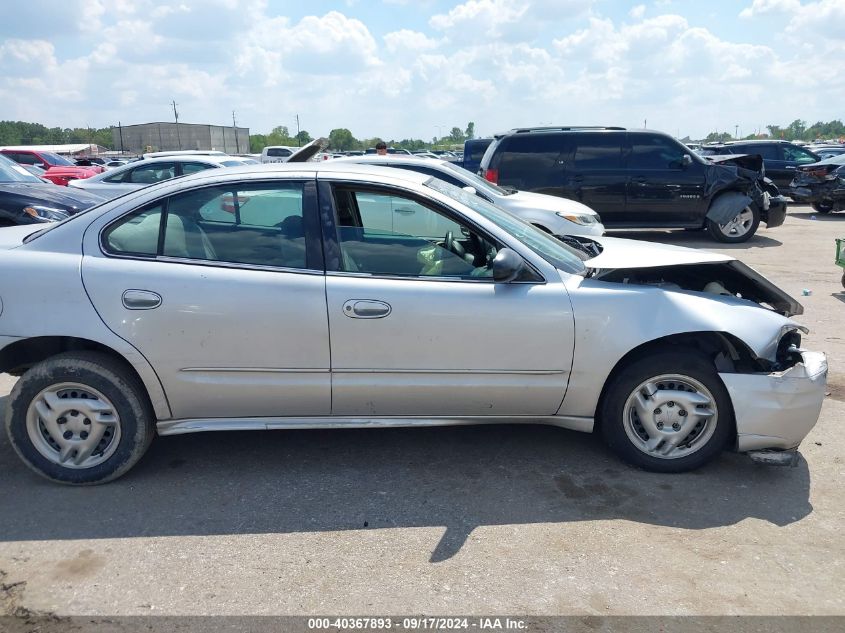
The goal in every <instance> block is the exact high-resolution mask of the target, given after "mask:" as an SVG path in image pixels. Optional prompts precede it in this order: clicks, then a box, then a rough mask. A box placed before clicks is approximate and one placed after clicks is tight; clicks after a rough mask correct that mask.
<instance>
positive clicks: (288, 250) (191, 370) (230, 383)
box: [82, 180, 331, 419]
mask: <svg viewBox="0 0 845 633" xmlns="http://www.w3.org/2000/svg"><path fill="white" fill-rule="evenodd" d="M315 201H316V194H315V185H314V182H313V180H312V181H311V182H307V181H302V182H291V181H285V182H278V181H276V182H273V181H268V182H255V181H251V182H250V183H231V184H226V185H217V186H212V187H206V188H202V189H197V190H193V191H189V192H186V193H181V194H176V195H173V196H171V197H169V198H163V199H159V200H156V201H155V202H152V203H149V204H147V205H144V206H143V207H141V208H140V209H138V210H136V211H134V212H132V213H130V214H128V215H124V216H122V217H121V218H120V219H118V220H116V221H114V222H112V223H111V224H109V225H108V226H107V227H105V229H104V230H103V232H102V244H100V243H99V242H98V240H97V235H96V231H91V230H90V229H89V232H88V234H87V235H86V238H85V246H84V249H85V257H84V258H83V267H82V276H83V279H84V282H85V287H86V289H87V290H88V292H89V295H90V297H91V301H92V302H93V304H94V307H95V308H96V310H97V312H98V313H99V314H100V316H101V317H102V319H103V321H104V322H105V323H106V325H107V326H108V327H109V328H110V329H111V330H112V331H114V332H115V333H116V334H118V335H119V336H121V337H122V338H124V339H125V340H127V341H128V342H129V343H131V344H132V345H133V346H134V347H136V348H137V349H138V350H139V351H140V352H141V353H142V354H143V355H144V356H145V357H146V358H147V359H148V360H149V361H150V364H151V365H152V366H153V367H154V368H155V370H156V372H157V373H158V376H159V378H160V379H161V381H162V384H163V386H164V389H165V393H166V394H167V398H168V400H169V402H170V406H171V409H172V412H173V415H174V417H175V418H177V419H178V418H245V417H267V416H271V417H276V416H299V415H326V414H328V413H329V412H330V409H331V404H330V403H331V384H330V383H331V380H330V362H329V342H328V322H327V316H326V298H325V277H324V273H323V265H322V254H321V250H320V243H319V239H320V238H319V235H318V233H319V222H318V220H317V218H316V204H315ZM309 226H310V227H311V229H310V230H309Z"/></svg>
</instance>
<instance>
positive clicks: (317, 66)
mask: <svg viewBox="0 0 845 633" xmlns="http://www.w3.org/2000/svg"><path fill="white" fill-rule="evenodd" d="M3 13H4V15H3V19H2V20H0V120H10V119H11V120H22V121H31V122H38V123H43V124H45V125H47V126H50V127H54V126H60V127H86V126H91V127H107V126H110V125H117V123H118V122H119V121H120V122H121V123H123V124H125V125H126V124H134V123H146V122H151V121H172V120H173V110H172V107H171V105H170V102H171V101H173V100H175V101H176V103H177V104H178V106H177V109H178V111H179V118H180V120H181V121H183V122H186V123H208V124H217V125H231V124H232V112H233V111H234V112H235V118H236V120H237V123H238V125H241V126H246V127H249V128H250V131H251V133H259V132H267V131H269V130H271V129H272V128H273V127H275V126H278V125H285V126H287V127H288V128H289V129H290V130H292V131H293V132H295V131H296V116H297V115H299V119H300V123H301V128H302V129H304V130H307V131H308V132H309V133H311V135H312V136H320V135H322V136H325V135H327V134H328V132H329V131H330V130H331V129H334V128H341V127H342V128H348V129H350V130H351V131H352V133H353V134H354V135H355V136H356V137H358V138H370V137H376V136H378V137H382V138H385V139H396V140H399V139H403V138H423V139H426V140H428V139H430V138H432V137H434V136H440V135H445V134H447V133H448V131H449V130H451V128H452V127H460V128H465V127H466V125H467V123H468V122H470V121H473V122H474V123H475V129H476V133H477V135H491V134H493V133H495V132H499V131H503V130H507V129H510V128H512V127H518V126H530V125H621V126H625V127H643V126H644V125H645V126H647V127H649V128H652V129H658V130H662V131H665V132H668V133H670V134H675V135H678V136H681V137H683V136H687V135H689V136H690V137H691V138H701V137H703V136H705V135H706V134H708V133H709V132H712V131H720V132H724V131H728V132H731V133H733V132H735V131H737V130H738V131H739V133H740V135H746V134H750V133H752V132H756V131H757V130H758V129H762V131H764V132H765V126H766V125H767V124H778V125H782V126H785V125H787V124H789V123H790V122H791V121H793V120H794V119H804V120H806V121H807V122H808V123H814V122H816V121H819V120H822V121H828V120H831V119H835V118H839V119H841V118H843V116H845V112H843V109H845V72H843V70H845V0H706V1H705V0H652V1H650V2H643V3H638V2H622V1H619V0H465V1H463V2H461V1H451V2H449V1H446V0H340V1H335V2H330V1H328V0H310V1H309V2H303V1H301V0H168V1H167V2H160V1H158V0H62V1H61V2H59V1H55V0H53V1H51V0H16V1H15V2H11V3H9V4H8V5H6V6H4V10H3Z"/></svg>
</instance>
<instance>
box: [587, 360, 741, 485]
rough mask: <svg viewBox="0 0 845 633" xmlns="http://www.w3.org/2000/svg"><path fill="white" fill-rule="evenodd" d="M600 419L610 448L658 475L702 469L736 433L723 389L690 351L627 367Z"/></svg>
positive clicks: (612, 388)
mask: <svg viewBox="0 0 845 633" xmlns="http://www.w3.org/2000/svg"><path fill="white" fill-rule="evenodd" d="M599 413H600V423H601V430H602V435H603V436H604V438H605V441H606V442H607V443H608V445H609V446H610V448H611V449H613V451H614V452H616V453H617V454H618V455H619V456H620V457H621V458H622V459H624V460H625V461H627V462H629V463H631V464H633V465H635V466H639V467H641V468H645V469H646V470H652V471H656V472H684V471H687V470H692V469H694V468H698V467H699V466H702V465H704V464H705V463H707V462H709V461H710V460H712V459H713V458H714V457H716V456H717V455H718V454H719V453H720V452H721V451H722V450H723V449H724V447H725V445H726V443H727V442H728V440H729V439H730V437H731V435H732V433H733V428H734V425H733V408H732V406H731V402H730V397H729V396H728V392H727V390H726V389H725V386H724V385H723V384H722V381H721V379H720V378H719V376H718V374H717V373H716V369H715V368H714V367H713V365H712V363H711V362H710V361H709V360H708V359H707V358H705V357H704V356H701V355H699V354H698V353H697V352H695V351H693V350H689V351H686V352H676V351H672V352H657V353H652V354H649V355H647V356H641V357H640V358H638V359H636V360H634V361H632V362H631V363H629V364H628V365H627V366H625V367H624V368H623V369H622V370H621V371H620V372H619V373H617V374H616V376H614V377H613V379H612V380H611V382H610V383H609V384H608V386H607V389H606V391H605V396H604V398H603V400H602V404H601V408H600V410H599Z"/></svg>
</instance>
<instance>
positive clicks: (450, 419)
mask: <svg viewBox="0 0 845 633" xmlns="http://www.w3.org/2000/svg"><path fill="white" fill-rule="evenodd" d="M483 424H542V425H546V426H557V427H560V428H564V429H570V430H573V431H581V432H584V433H591V432H592V430H593V424H594V421H593V418H591V417H578V416H562V415H548V416H529V415H513V416H429V417H425V418H419V417H413V416H393V417H384V416H372V417H349V418H342V417H331V416H313V417H312V416H308V417H290V418H195V419H182V420H164V421H160V422H158V423H157V425H156V430H157V431H158V434H159V435H183V434H186V433H200V432H205V431H267V430H283V429H366V428H389V427H428V426H469V425H483Z"/></svg>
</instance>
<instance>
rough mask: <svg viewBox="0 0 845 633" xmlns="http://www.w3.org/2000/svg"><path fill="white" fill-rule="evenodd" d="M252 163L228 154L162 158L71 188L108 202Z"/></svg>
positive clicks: (76, 183) (78, 182) (73, 182)
mask: <svg viewBox="0 0 845 633" xmlns="http://www.w3.org/2000/svg"><path fill="white" fill-rule="evenodd" d="M249 163H254V161H252V160H251V159H246V158H235V157H234V156H229V155H227V154H223V155H221V156H217V155H214V156H212V155H208V154H189V155H184V154H180V155H174V156H161V157H158V158H146V159H144V160H139V161H135V162H133V163H128V164H126V165H122V166H120V167H115V168H114V169H110V170H108V171H104V172H103V173H101V174H97V175H96V176H92V177H91V178H84V179H79V180H71V181H70V182H68V186H69V187H75V188H77V189H85V190H86V191H90V192H91V193H96V194H97V195H99V196H102V197H104V198H106V199H111V198H116V197H117V196H122V195H123V194H125V193H129V192H130V191H134V190H136V189H140V188H142V187H148V186H149V185H153V184H155V183H157V182H163V181H165V180H170V179H171V178H176V177H177V176H187V175H188V174H195V173H197V172H200V171H205V170H206V169H215V168H218V167H239V166H241V165H247V164H249Z"/></svg>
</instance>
